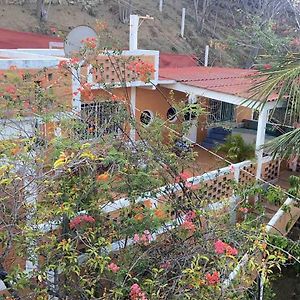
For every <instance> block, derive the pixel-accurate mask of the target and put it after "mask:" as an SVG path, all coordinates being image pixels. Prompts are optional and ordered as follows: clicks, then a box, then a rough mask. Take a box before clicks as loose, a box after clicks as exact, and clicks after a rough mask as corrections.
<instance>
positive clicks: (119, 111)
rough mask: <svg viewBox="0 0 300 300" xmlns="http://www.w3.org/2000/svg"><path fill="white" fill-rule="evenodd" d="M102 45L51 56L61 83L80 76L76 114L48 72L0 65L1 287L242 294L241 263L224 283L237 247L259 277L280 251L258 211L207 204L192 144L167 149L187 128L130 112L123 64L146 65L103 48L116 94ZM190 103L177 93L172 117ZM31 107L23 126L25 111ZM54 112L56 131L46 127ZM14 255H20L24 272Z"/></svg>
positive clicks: (26, 295)
mask: <svg viewBox="0 0 300 300" xmlns="http://www.w3.org/2000/svg"><path fill="white" fill-rule="evenodd" d="M99 53H103V52H101V49H97V41H96V40H94V39H88V40H87V41H86V47H85V49H83V50H82V52H81V53H80V55H78V57H73V58H71V59H70V60H68V61H62V62H61V63H60V64H59V70H60V72H61V75H59V76H60V77H58V78H57V79H56V81H57V82H58V83H61V81H62V78H65V77H66V76H67V75H68V74H72V75H73V76H74V77H75V78H77V80H78V81H79V83H80V87H79V89H78V91H75V92H74V94H78V93H79V92H80V93H81V96H82V98H83V99H86V100H87V103H86V104H87V105H86V106H84V107H83V113H82V114H81V115H78V113H77V112H76V111H72V110H70V108H68V106H66V104H65V103H67V101H65V99H64V98H63V99H61V97H62V96H61V95H60V97H58V96H56V95H55V94H53V89H50V88H49V82H48V81H47V77H48V76H44V75H46V74H47V73H46V74H44V73H43V72H47V70H43V71H41V73H39V74H24V73H22V72H21V71H20V72H19V71H18V70H17V69H16V68H15V67H13V68H12V69H11V70H9V71H7V72H6V73H7V74H1V82H2V86H1V90H0V95H1V96H0V97H1V105H2V107H1V112H2V113H1V116H2V118H5V116H6V117H7V116H10V117H11V118H10V119H8V120H7V121H6V122H4V124H5V126H8V127H11V129H12V128H18V132H19V135H18V137H19V139H6V140H5V141H4V142H3V144H2V145H1V147H2V148H1V158H2V160H1V162H2V165H1V167H0V195H1V197H0V201H1V206H0V222H1V240H0V242H1V248H0V254H1V255H0V263H2V265H3V270H2V272H1V274H4V277H3V278H4V281H5V283H6V284H7V287H8V291H9V292H10V293H11V295H12V296H13V297H14V298H16V299H18V298H19V299H36V298H37V299H49V298H50V299H61V300H63V299H64V300H66V299H116V300H117V299H118V300H125V299H131V300H138V299H140V300H141V299H144V300H145V299H151V300H158V299H170V298H171V299H203V300H204V299H236V300H238V299H239V300H241V299H247V295H246V294H245V293H244V292H245V288H243V285H241V286H239V288H238V289H237V288H236V285H235V284H239V283H241V282H244V280H246V279H247V274H248V270H240V272H239V274H240V276H241V277H239V279H236V282H233V283H232V284H228V286H227V287H226V288H224V286H223V283H224V281H225V280H226V279H227V278H228V276H229V274H230V273H231V272H232V271H233V270H234V269H235V267H236V266H237V264H238V263H239V261H240V259H241V257H242V256H243V254H244V253H245V252H247V256H248V257H249V266H252V268H254V269H255V268H257V269H259V263H257V260H256V259H257V255H262V257H264V260H265V261H264V266H263V271H264V272H265V274H266V278H265V279H266V280H267V279H268V274H269V273H268V270H270V268H271V267H274V266H277V265H279V264H282V263H284V261H285V258H284V253H281V252H280V251H279V250H280V249H278V248H275V250H276V251H273V250H274V249H273V248H272V247H271V245H270V246H268V247H267V238H268V237H267V235H266V233H265V230H264V227H261V219H260V218H259V217H257V216H256V215H253V216H251V212H248V213H246V214H245V216H244V221H243V222H241V223H240V224H238V225H236V226H235V225H232V224H231V223H230V222H229V217H230V216H229V210H225V209H222V210H221V211H220V213H218V211H216V210H214V209H209V205H210V204H213V203H215V202H216V201H217V199H211V197H209V196H207V195H206V194H205V187H203V186H201V185H200V188H198V189H194V188H193V184H192V183H191V182H190V181H189V180H188V179H187V174H186V172H184V171H185V170H186V169H187V168H192V166H193V164H195V162H194V154H193V153H192V152H190V151H188V152H186V153H184V154H183V155H180V156H176V154H175V153H174V142H175V140H176V139H178V136H179V137H180V136H183V135H184V134H186V132H187V131H188V130H189V128H188V126H184V127H182V126H181V123H182V122H179V123H178V124H174V125H173V126H171V127H170V128H171V129H172V130H169V128H165V122H166V121H165V120H161V119H160V118H159V117H157V118H155V120H154V121H153V122H152V123H151V124H149V125H148V126H144V125H142V124H140V123H139V122H136V121H135V119H134V117H133V115H132V112H131V110H130V107H129V103H130V101H129V98H128V90H127V86H128V80H127V78H128V77H127V72H128V71H132V72H133V74H135V79H139V80H142V81H144V82H148V83H150V82H151V74H152V73H153V71H154V69H153V66H152V64H148V63H146V62H143V61H141V60H139V59H134V58H133V57H129V58H124V57H122V56H120V53H121V52H119V51H113V52H107V51H106V52H105V54H103V55H106V56H105V61H110V62H111V66H112V67H113V69H114V72H116V73H117V74H118V76H119V79H120V81H121V83H122V86H123V87H124V89H123V90H122V91H123V93H122V94H117V92H118V91H120V90H117V89H116V90H115V89H113V88H114V87H116V86H114V85H113V84H107V83H106V82H105V78H106V77H105V76H103V75H104V74H105V73H104V72H105V69H104V68H103V66H102V65H101V61H100V60H99V59H98V58H99ZM89 64H91V65H92V69H91V70H90V72H91V73H92V74H97V78H98V81H99V82H98V83H99V85H100V86H102V87H103V88H102V91H101V93H99V94H98V95H97V94H96V95H95V93H94V92H93V89H92V86H91V84H90V83H88V82H87V80H86V78H83V77H81V76H78V74H77V73H78V70H79V68H80V67H85V66H86V65H89ZM124 66H127V68H126V69H124ZM38 76H41V77H38ZM87 76H89V75H87ZM37 77H38V78H37ZM37 79H39V80H37ZM50 85H51V86H52V85H53V83H51V84H50ZM167 96H168V95H166V97H167ZM168 97H169V99H168V98H167V100H168V101H170V103H172V102H171V101H172V94H170V95H169V96H168ZM91 101H92V103H90V105H91V106H90V107H89V106H88V103H89V102H91ZM183 102H184V101H183ZM95 106H96V107H97V109H96V110H97V111H102V113H103V115H101V116H99V115H97V114H95V111H93V110H92V109H91V108H92V107H95ZM196 106H197V105H196V104H193V105H192V107H189V106H186V105H185V103H179V104H178V109H177V112H178V118H179V119H181V120H184V119H185V115H186V113H187V112H191V111H193V114H197V112H199V111H200V112H201V111H202V110H201V108H199V107H198V109H196V108H197V107H196ZM85 108H86V109H85ZM66 110H67V112H68V113H67V114H66V113H64V114H62V112H66ZM105 112H108V113H105ZM28 114H30V116H31V117H32V118H29V122H30V123H29V125H28V124H27V123H26V124H24V120H23V119H22V117H24V116H28ZM11 120H12V121H11ZM18 120H19V121H20V122H18ZM26 120H27V119H26ZM10 122H12V123H10ZM52 122H54V123H55V124H56V125H55V126H58V127H59V128H60V132H61V133H59V131H54V132H51V131H50V133H49V132H48V134H46V135H45V126H47V125H49V123H50V124H51V123H52ZM186 124H187V122H185V125H186ZM25 125H26V126H25ZM130 126H131V127H132V128H134V129H135V130H136V132H137V135H138V136H139V141H138V142H134V141H132V140H131V138H130V135H129V131H128V129H129V128H128V127H130ZM6 129H7V127H6ZM166 130H167V132H166ZM2 132H4V133H5V131H2ZM21 133H22V134H21ZM166 133H167V134H168V141H166V138H165V136H166ZM237 191H239V192H241V193H242V190H241V187H240V189H238V188H237ZM223 205H224V206H225V207H226V205H227V206H228V201H224V202H223ZM243 211H244V212H245V210H243ZM249 245H253V246H250V247H249ZM13 254H15V255H13ZM16 258H17V259H18V260H20V259H21V260H22V259H23V260H26V262H27V263H26V265H27V269H26V270H24V268H22V267H21V265H22V263H18V261H16ZM6 266H8V267H6Z"/></svg>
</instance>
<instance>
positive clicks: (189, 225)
mask: <svg viewBox="0 0 300 300" xmlns="http://www.w3.org/2000/svg"><path fill="white" fill-rule="evenodd" d="M181 227H182V228H183V229H185V230H188V231H189V232H190V233H193V232H195V231H196V226H195V224H194V223H193V222H191V221H184V222H183V223H182V224H181Z"/></svg>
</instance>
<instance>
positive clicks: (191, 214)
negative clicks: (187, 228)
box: [184, 210, 196, 222]
mask: <svg viewBox="0 0 300 300" xmlns="http://www.w3.org/2000/svg"><path fill="white" fill-rule="evenodd" d="M195 218H196V213H195V212H194V211H193V210H190V211H188V212H187V213H186V215H185V218H184V220H185V221H187V222H192V221H193V220H194V219H195Z"/></svg>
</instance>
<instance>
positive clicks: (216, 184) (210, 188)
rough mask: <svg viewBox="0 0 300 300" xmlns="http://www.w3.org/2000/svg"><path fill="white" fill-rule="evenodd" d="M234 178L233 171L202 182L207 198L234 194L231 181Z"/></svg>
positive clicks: (225, 196) (217, 198)
mask: <svg viewBox="0 0 300 300" xmlns="http://www.w3.org/2000/svg"><path fill="white" fill-rule="evenodd" d="M233 179H234V175H233V173H229V174H226V175H221V176H218V177H216V178H214V179H211V180H208V181H205V182H203V183H202V184H200V189H201V187H203V189H204V191H205V196H204V197H207V199H216V200H220V199H226V198H229V197H230V196H231V195H232V187H231V182H232V180H233Z"/></svg>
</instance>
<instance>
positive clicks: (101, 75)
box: [92, 56, 155, 83]
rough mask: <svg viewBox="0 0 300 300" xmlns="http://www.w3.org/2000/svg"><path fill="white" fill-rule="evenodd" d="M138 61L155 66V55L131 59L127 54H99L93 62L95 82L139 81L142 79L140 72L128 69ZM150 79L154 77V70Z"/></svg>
mask: <svg viewBox="0 0 300 300" xmlns="http://www.w3.org/2000/svg"><path fill="white" fill-rule="evenodd" d="M137 62H142V63H147V64H152V65H153V67H154V63H155V57H154V56H135V57H134V58H132V59H131V58H129V57H126V56H99V57H98V58H97V59H96V61H95V62H94V63H92V65H93V69H92V74H93V82H99V83H103V82H105V83H120V82H132V81H138V80H140V78H139V76H138V74H137V73H135V72H134V71H133V70H129V69H128V67H129V66H130V65H131V64H132V63H137ZM150 79H154V72H153V73H152V74H151V76H150Z"/></svg>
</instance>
